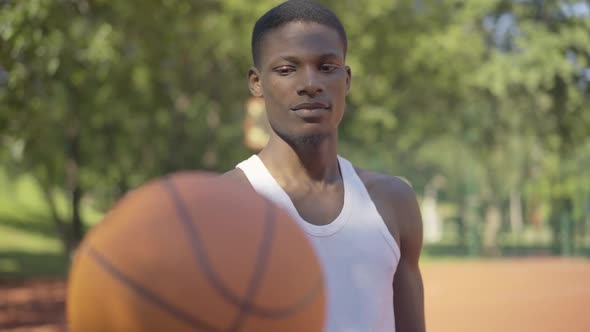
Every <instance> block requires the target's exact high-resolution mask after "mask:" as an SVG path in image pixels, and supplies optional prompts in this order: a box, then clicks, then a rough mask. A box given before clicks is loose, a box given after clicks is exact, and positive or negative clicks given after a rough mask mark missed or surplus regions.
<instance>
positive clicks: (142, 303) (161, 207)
mask: <svg viewBox="0 0 590 332" xmlns="http://www.w3.org/2000/svg"><path fill="white" fill-rule="evenodd" d="M324 318H325V289H324V284H323V275H322V271H321V267H320V264H319V260H318V259H317V257H316V255H315V251H314V249H313V248H312V246H311V242H310V241H309V240H308V239H307V237H306V235H305V233H304V232H303V230H302V229H301V228H300V226H299V225H298V224H297V223H296V222H295V221H294V220H293V219H291V218H290V217H289V216H288V214H287V213H286V212H284V211H283V210H281V209H279V208H277V207H276V206H275V205H274V204H272V203H271V202H269V201H268V200H266V199H264V198H262V197H261V196H259V195H258V194H256V193H255V192H254V190H253V189H252V188H249V187H247V186H243V185H239V184H236V183H234V182H230V181H229V180H226V179H223V178H220V177H219V176H218V175H214V174H210V173H204V172H184V173H175V174H172V175H169V176H167V177H162V178H159V179H156V180H152V181H150V182H148V183H146V184H144V185H143V186H141V187H139V188H137V189H135V190H134V191H132V192H130V193H128V194H127V195H126V196H125V197H123V198H122V199H121V200H120V201H119V202H118V203H117V204H116V205H115V206H114V207H113V208H112V209H111V210H110V211H109V212H108V213H107V215H106V216H105V217H104V219H103V220H102V222H101V223H99V224H98V225H97V226H95V227H94V228H93V229H92V230H91V231H90V232H89V233H88V234H87V236H86V237H85V238H84V241H83V242H82V243H81V245H80V247H79V248H78V251H77V252H76V255H75V257H74V259H73V263H72V267H71V270H70V273H69V279H68V295H67V320H68V329H69V331H71V332H95V331H101V332H102V331H110V332H118V331H125V332H135V331H137V332H139V331H142V332H150V331H154V332H155V331H157V332H163V331H174V332H184V331H203V332H208V331H212V332H215V331H234V332H237V331H242V332H245V331H256V332H265V331H269V332H270V331H273V332H277V331H281V332H289V331H293V332H295V331H297V332H301V331H305V332H314V331H318V332H319V331H322V330H323V327H324Z"/></svg>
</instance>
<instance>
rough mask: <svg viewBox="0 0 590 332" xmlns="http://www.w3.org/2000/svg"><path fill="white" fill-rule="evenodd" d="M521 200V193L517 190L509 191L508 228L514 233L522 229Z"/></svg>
mask: <svg viewBox="0 0 590 332" xmlns="http://www.w3.org/2000/svg"><path fill="white" fill-rule="evenodd" d="M522 219H523V218H522V200H521V193H520V191H518V190H512V192H511V193H510V230H511V231H512V232H514V233H517V234H518V233H520V232H521V231H522V225H523V222H522Z"/></svg>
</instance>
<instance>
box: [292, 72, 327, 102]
mask: <svg viewBox="0 0 590 332" xmlns="http://www.w3.org/2000/svg"><path fill="white" fill-rule="evenodd" d="M300 75H301V77H300V81H299V86H298V88H297V94H298V95H300V96H301V95H304V94H306V95H308V96H310V97H313V96H315V95H317V94H318V93H321V92H322V91H323V90H324V89H323V86H322V82H321V78H320V73H319V72H318V71H317V70H315V69H313V68H305V69H304V70H302V71H301V74H300Z"/></svg>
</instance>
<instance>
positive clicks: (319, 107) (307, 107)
mask: <svg viewBox="0 0 590 332" xmlns="http://www.w3.org/2000/svg"><path fill="white" fill-rule="evenodd" d="M329 109H330V105H328V104H326V103H302V104H298V105H296V106H295V107H293V108H292V110H293V111H303V112H317V111H326V110H329Z"/></svg>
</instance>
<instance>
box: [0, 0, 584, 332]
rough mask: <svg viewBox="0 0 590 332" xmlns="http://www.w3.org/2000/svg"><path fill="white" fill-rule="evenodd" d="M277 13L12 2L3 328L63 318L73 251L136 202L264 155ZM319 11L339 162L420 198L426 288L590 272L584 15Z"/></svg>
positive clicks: (401, 2)
mask: <svg viewBox="0 0 590 332" xmlns="http://www.w3.org/2000/svg"><path fill="white" fill-rule="evenodd" d="M280 2H281V1H271V0H258V1H255V2H254V1H242V0H199V1H183V0H144V1H107V0H0V280H2V281H1V282H0V298H4V299H5V300H0V311H2V310H4V315H3V314H0V330H2V328H5V329H6V330H11V331H13V330H15V329H17V328H20V327H19V326H21V325H23V324H25V325H26V324H29V325H26V326H28V327H27V328H28V329H27V331H32V328H33V326H34V325H35V324H38V325H39V324H41V323H42V322H43V320H44V319H49V321H52V322H55V321H56V319H58V318H56V317H59V315H58V316H56V315H55V314H51V312H52V311H51V310H59V309H60V308H62V307H63V280H64V277H65V276H66V274H67V269H68V264H69V257H70V254H71V253H72V250H73V249H74V248H75V247H76V245H77V243H79V241H80V240H81V239H82V238H83V236H84V234H85V233H86V232H87V231H88V230H89V229H91V227H92V226H93V225H94V224H95V223H96V222H98V221H100V218H101V216H102V215H103V214H104V213H105V211H106V210H107V209H108V208H109V207H110V206H111V205H112V204H113V202H114V201H116V200H117V199H119V198H120V197H121V196H122V195H123V194H124V193H125V192H127V191H128V190H130V189H132V188H134V187H136V186H138V185H140V184H142V183H144V182H145V181H147V180H149V179H152V178H155V177H158V176H161V175H164V174H166V173H170V172H174V171H177V170H186V169H190V170H194V169H201V170H211V171H216V172H224V171H227V170H229V169H231V168H233V167H234V166H235V165H236V164H237V163H238V162H239V161H241V160H243V159H245V158H247V157H248V156H250V155H251V154H252V153H255V152H256V151H257V150H258V149H260V147H261V146H263V145H264V143H265V140H266V133H267V130H268V125H267V124H266V123H265V121H266V120H265V117H264V105H263V104H261V103H260V101H259V100H256V99H252V98H250V94H249V91H248V88H247V81H246V73H247V70H248V68H249V66H250V65H251V55H250V54H251V53H250V35H251V30H252V27H253V24H254V22H255V21H256V19H257V18H258V17H259V16H260V15H262V14H263V13H264V12H266V11H267V10H268V9H269V8H270V7H272V6H273V5H276V4H278V3H280ZM320 2H321V3H323V4H325V5H327V6H328V7H330V8H332V9H333V10H334V11H335V12H336V13H337V14H338V16H339V17H340V18H341V19H342V21H343V24H344V26H345V28H346V29H347V33H348V38H349V51H348V56H347V62H348V64H349V65H350V66H351V68H352V73H353V80H352V88H351V94H350V96H349V98H348V106H347V113H346V115H345V118H344V120H343V123H342V126H341V131H340V150H339V153H340V154H341V155H343V156H345V157H347V158H348V159H350V160H351V161H352V162H353V163H354V164H356V165H357V166H359V167H364V168H367V169H370V170H372V171H378V172H384V173H388V174H392V175H398V176H402V177H404V178H405V179H407V180H408V181H409V182H410V183H411V184H412V186H413V187H414V189H415V191H416V193H417V194H418V197H419V200H420V203H421V208H422V214H423V218H424V244H425V247H424V256H423V260H422V261H423V264H425V266H426V271H428V267H429V266H438V267H440V266H442V265H440V264H439V263H440V262H447V261H452V262H453V263H452V264H456V261H465V262H475V261H477V262H480V261H481V260H482V258H484V260H493V261H494V262H496V261H497V260H496V259H497V258H500V257H504V259H506V257H514V256H519V257H564V256H565V257H573V256H575V257H578V259H581V260H582V261H583V262H584V264H587V262H588V260H587V259H584V258H581V257H589V256H590V1H585V0H570V1H567V0H555V1H550V0H470V1H466V0H454V1H437V0H364V1H353V0H332V1H329V0H324V1H320ZM476 258H477V259H476ZM573 261H575V262H578V260H577V259H576V260H573ZM467 264H470V263H467ZM473 264H476V263H473ZM587 266H588V265H584V268H583V269H584V271H586V272H588V269H587ZM588 276H590V274H588V275H586V277H588ZM48 277H51V278H49V279H48ZM425 278H426V280H428V278H429V275H426V276H425ZM435 279H436V278H435ZM585 280H587V279H585ZM587 288H588V287H586V288H584V289H586V290H587ZM27 291H28V292H29V293H27ZM426 291H427V306H428V303H430V302H428V296H429V294H430V293H428V291H429V290H428V283H427V284H426ZM30 292H33V293H32V294H33V295H30V294H31V293H30ZM27 294H28V295H27ZM584 294H585V296H586V295H587V296H588V298H590V293H584ZM9 298H10V300H8V299H9ZM40 298H47V299H48V300H47V301H45V300H43V301H42V300H39V299H40ZM11 301H12V302H11ZM31 301H32V302H31ZM56 308H57V309H56ZM427 308H428V307H427ZM44 315H45V316H44ZM52 319H53V320H52ZM23 322H24V323H23ZM19 324H20V325H19ZM56 324H57V323H56ZM58 325H59V324H58ZM58 325H56V326H58ZM53 328H59V326H58V327H53ZM52 331H53V330H52ZM432 331H440V329H436V328H434V329H432Z"/></svg>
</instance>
